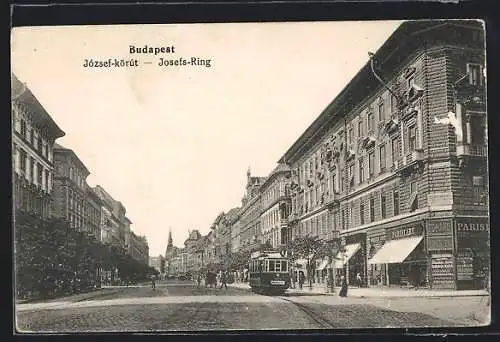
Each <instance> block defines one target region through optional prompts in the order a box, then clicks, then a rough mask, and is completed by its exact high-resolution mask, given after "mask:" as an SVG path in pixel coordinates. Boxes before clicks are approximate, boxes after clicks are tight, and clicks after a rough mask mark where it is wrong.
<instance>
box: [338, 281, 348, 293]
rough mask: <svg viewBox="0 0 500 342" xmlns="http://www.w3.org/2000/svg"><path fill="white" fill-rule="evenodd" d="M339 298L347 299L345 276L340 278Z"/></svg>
mask: <svg viewBox="0 0 500 342" xmlns="http://www.w3.org/2000/svg"><path fill="white" fill-rule="evenodd" d="M340 284H341V285H340V293H339V296H340V297H347V280H346V278H345V276H342V277H340Z"/></svg>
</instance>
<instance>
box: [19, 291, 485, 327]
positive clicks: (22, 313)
mask: <svg viewBox="0 0 500 342" xmlns="http://www.w3.org/2000/svg"><path fill="white" fill-rule="evenodd" d="M486 302H487V301H486V298H484V297H481V296H478V297H458V298H401V299H390V300H389V299H383V298H379V299H377V298H351V297H347V298H340V297H338V296H321V295H312V296H280V297H269V296H263V295H257V294H253V293H251V292H250V291H249V290H245V289H238V288H234V287H231V286H229V287H228V289H227V290H226V289H224V288H223V289H219V288H217V289H215V288H205V287H204V286H201V287H200V288H197V286H196V284H193V283H192V282H188V281H168V282H165V281H162V282H159V283H157V285H156V289H152V288H151V286H150V285H148V284H143V285H139V286H130V287H110V288H105V289H102V290H99V291H96V292H94V293H91V294H82V295H75V296H71V297H67V298H61V299H57V300H49V301H43V302H39V303H29V304H17V307H16V309H17V328H18V331H19V332H85V331H95V332H113V331H116V332H118V331H129V332H131V331H138V332H148V331H205V330H241V329H243V330H254V329H255V330H263V329H264V330H269V329H283V330H287V329H346V328H347V329H349V328H375V327H379V328H380V327H402V328H411V327H457V326H466V325H478V324H481V322H478V318H477V317H478V316H475V313H478V312H479V311H481V310H483V311H485V310H489V308H488V307H487V303H486ZM485 323H487V322H482V324H485Z"/></svg>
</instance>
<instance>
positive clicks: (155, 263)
mask: <svg viewBox="0 0 500 342" xmlns="http://www.w3.org/2000/svg"><path fill="white" fill-rule="evenodd" d="M148 265H149V266H150V267H152V268H154V269H155V270H157V271H158V273H160V276H161V277H163V273H164V272H163V271H164V270H163V265H164V259H163V256H162V255H158V256H151V257H149V263H148Z"/></svg>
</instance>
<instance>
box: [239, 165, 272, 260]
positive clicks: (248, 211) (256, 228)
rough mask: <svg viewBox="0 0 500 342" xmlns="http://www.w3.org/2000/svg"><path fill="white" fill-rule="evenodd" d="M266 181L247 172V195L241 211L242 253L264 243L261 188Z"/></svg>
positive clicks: (242, 202)
mask: <svg viewBox="0 0 500 342" xmlns="http://www.w3.org/2000/svg"><path fill="white" fill-rule="evenodd" d="M265 179H266V178H265V177H252V175H251V173H250V170H248V171H247V186H246V193H245V196H244V197H243V199H242V201H241V204H242V206H241V209H240V211H239V221H240V222H239V227H240V250H242V251H250V250H252V249H253V248H257V247H258V246H259V245H260V244H261V243H262V230H261V222H260V214H261V201H260V191H259V188H260V186H261V185H262V183H263V182H264V181H265Z"/></svg>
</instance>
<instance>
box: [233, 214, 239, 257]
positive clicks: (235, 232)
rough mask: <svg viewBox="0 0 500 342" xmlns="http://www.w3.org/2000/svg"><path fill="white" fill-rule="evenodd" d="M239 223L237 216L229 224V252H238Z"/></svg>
mask: <svg viewBox="0 0 500 342" xmlns="http://www.w3.org/2000/svg"><path fill="white" fill-rule="evenodd" d="M240 225H241V222H240V220H239V213H238V216H237V217H236V218H235V220H234V222H233V224H232V226H231V252H232V253H238V252H239V251H240Z"/></svg>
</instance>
